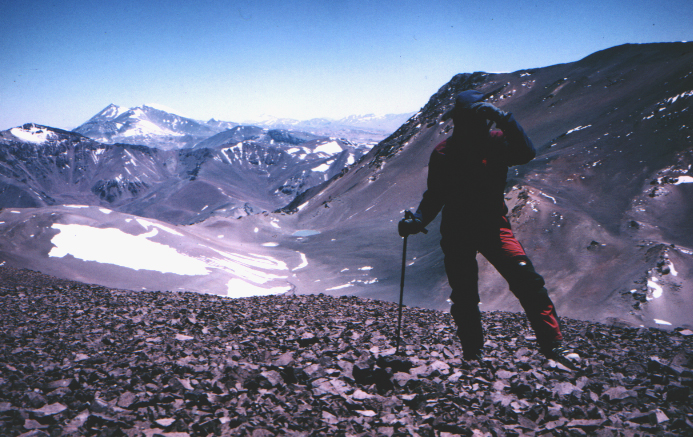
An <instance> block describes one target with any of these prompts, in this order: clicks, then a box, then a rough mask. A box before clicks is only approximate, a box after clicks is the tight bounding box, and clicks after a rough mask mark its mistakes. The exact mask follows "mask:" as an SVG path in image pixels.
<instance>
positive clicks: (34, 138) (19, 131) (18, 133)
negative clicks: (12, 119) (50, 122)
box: [10, 125, 55, 144]
mask: <svg viewBox="0 0 693 437" xmlns="http://www.w3.org/2000/svg"><path fill="white" fill-rule="evenodd" d="M10 133H11V134H12V135H14V136H15V137H16V138H18V139H20V140H22V141H26V142H27V143H34V144H41V143H45V142H46V141H48V140H51V139H53V138H55V134H54V133H53V132H51V131H49V130H47V129H43V128H40V127H38V126H34V125H31V126H30V127H29V128H28V129H24V128H23V127H15V128H13V129H11V130H10Z"/></svg>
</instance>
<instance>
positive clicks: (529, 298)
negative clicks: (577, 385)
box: [440, 216, 563, 357]
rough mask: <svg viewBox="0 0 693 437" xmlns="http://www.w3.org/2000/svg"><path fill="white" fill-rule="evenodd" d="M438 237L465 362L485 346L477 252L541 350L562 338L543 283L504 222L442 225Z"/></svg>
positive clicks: (554, 311)
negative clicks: (503, 282)
mask: <svg viewBox="0 0 693 437" xmlns="http://www.w3.org/2000/svg"><path fill="white" fill-rule="evenodd" d="M445 222H448V221H447V220H444V223H445ZM448 224H449V222H448ZM451 228H452V229H451ZM441 233H442V236H443V238H442V240H441V243H440V245H441V247H442V249H443V253H444V254H445V272H446V273H447V276H448V282H449V283H450V287H451V288H452V293H451V294H450V300H451V301H452V307H451V308H450V313H451V315H452V317H453V319H454V320H455V323H456V324H457V327H458V331H457V332H458V336H459V337H460V340H461V342H462V349H463V351H464V355H465V357H474V356H475V355H476V354H478V353H479V352H480V350H481V348H482V347H483V345H484V335H483V328H482V324H481V314H480V312H479V302H480V299H479V286H478V282H479V273H478V264H477V261H476V255H477V253H480V254H481V255H483V256H484V258H486V259H487V260H488V261H489V262H490V263H491V264H492V265H493V266H494V267H495V269H496V270H498V273H500V274H501V276H503V278H504V279H505V280H506V281H507V282H508V286H509V287H510V291H512V293H513V294H514V295H515V297H517V298H518V299H519V301H520V304H521V305H522V308H523V309H524V311H525V314H526V315H527V319H528V320H529V323H530V326H531V327H532V329H533V330H534V333H535V335H536V337H537V342H538V343H539V347H540V349H541V351H542V352H545V353H547V352H549V351H550V350H551V349H552V348H553V347H555V345H556V344H558V343H559V342H560V341H561V340H562V339H563V336H562V334H561V328H560V324H559V321H558V316H557V314H556V309H555V306H554V304H553V302H552V301H551V298H550V297H549V294H548V291H547V290H546V287H545V286H544V285H545V283H544V278H543V277H542V276H541V275H540V274H538V273H537V272H536V271H535V270H534V266H533V265H532V262H531V261H530V259H529V258H528V257H527V254H526V253H525V250H524V248H523V247H522V245H521V244H520V242H519V241H518V240H517V239H516V238H515V235H514V234H513V231H512V230H511V228H510V223H509V222H508V219H507V218H506V217H504V216H501V217H499V218H498V219H493V220H489V221H486V222H484V223H478V222H477V223H476V224H475V225H473V226H470V225H462V224H460V223H457V224H455V225H454V226H446V225H445V224H444V225H443V227H442V229H441Z"/></svg>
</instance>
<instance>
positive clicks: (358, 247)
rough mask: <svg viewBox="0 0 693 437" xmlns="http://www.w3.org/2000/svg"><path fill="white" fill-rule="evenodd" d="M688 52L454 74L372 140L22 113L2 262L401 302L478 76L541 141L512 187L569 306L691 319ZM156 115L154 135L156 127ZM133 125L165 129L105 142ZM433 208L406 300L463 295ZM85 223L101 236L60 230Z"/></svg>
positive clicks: (563, 308)
mask: <svg viewBox="0 0 693 437" xmlns="http://www.w3.org/2000/svg"><path fill="white" fill-rule="evenodd" d="M692 65H693V43H662V44H644V45H623V46H618V47H614V48H610V49H607V50H603V51H600V52H597V53H594V54H592V55H590V56H588V57H586V58H584V59H581V60H579V61H576V62H572V63H567V64H560V65H553V66H548V67H543V68H533V69H527V70H520V71H516V72H512V73H502V74H490V73H482V72H477V73H465V74H459V75H456V76H455V77H453V78H452V79H451V81H450V82H449V83H447V84H445V85H443V86H442V87H441V88H440V90H439V91H438V92H437V93H435V94H434V95H433V96H431V98H430V100H429V101H428V103H427V104H426V105H424V106H423V107H422V109H421V110H420V111H419V112H417V113H416V114H414V115H413V116H411V117H408V118H407V120H406V122H404V123H403V124H402V125H401V126H400V127H398V128H397V129H395V130H394V132H393V133H392V134H391V135H389V136H387V137H386V138H385V139H383V140H382V141H380V142H379V143H378V144H377V145H375V146H374V147H370V145H368V144H367V143H360V142H358V141H356V140H354V139H353V138H352V139H349V138H346V137H341V136H333V135H324V134H321V133H320V132H319V129H318V128H317V127H316V128H315V129H313V130H312V131H309V130H308V129H301V130H299V129H292V130H289V129H274V128H270V127H267V126H264V127H263V126H254V127H253V126H240V125H238V126H235V125H233V126H232V125H224V124H223V123H222V122H215V121H210V122H204V123H202V122H194V120H189V119H186V120H187V121H186V120H183V119H182V118H175V117H174V116H172V115H171V114H168V113H165V112H163V111H160V110H155V109H153V108H152V109H151V110H150V109H146V108H139V110H138V108H135V109H134V110H128V111H131V112H130V115H127V114H128V111H122V110H120V109H118V108H117V107H110V109H108V108H107V110H105V111H102V113H101V114H100V117H99V120H94V119H92V120H94V122H92V123H91V124H90V123H89V122H88V123H86V124H85V125H84V126H82V127H80V128H78V130H82V128H84V129H85V130H82V132H85V133H87V132H91V133H90V135H92V136H94V137H95V138H100V139H99V140H98V141H97V140H94V139H91V138H88V137H86V136H83V135H82V134H79V133H76V132H67V131H61V130H58V129H52V128H48V127H45V126H38V125H32V124H28V125H24V126H22V127H17V128H14V129H10V130H7V131H4V132H2V133H0V206H2V207H3V210H2V211H0V263H1V262H2V261H4V262H6V263H8V264H9V265H12V266H14V267H27V268H31V269H33V270H39V271H42V272H44V273H48V274H53V275H57V276H61V277H67V278H71V279H77V280H81V281H87V282H94V283H99V284H103V285H107V286H110V287H120V288H129V289H141V288H147V289H186V290H193V291H201V292H209V293H216V294H225V295H229V296H238V295H239V293H237V290H240V289H243V290H253V292H254V293H258V294H263V293H276V292H278V291H288V290H291V291H293V292H296V293H328V294H335V295H339V294H353V295H358V296H363V297H373V298H378V299H386V300H393V301H394V300H397V298H398V293H399V281H400V273H401V272H400V265H401V264H400V262H401V255H402V240H401V238H400V237H399V236H398V235H397V232H396V224H397V221H399V220H400V219H401V217H402V216H403V212H404V211H405V210H406V209H414V208H416V206H417V204H418V202H419V200H420V198H421V195H422V193H423V191H424V190H425V188H426V175H427V171H428V169H427V163H428V158H429V156H430V153H431V150H432V149H433V148H434V147H435V146H436V145H437V144H438V143H439V142H440V141H441V140H443V139H444V138H446V137H448V136H449V135H450V134H451V130H452V124H451V122H450V121H445V120H442V118H441V117H442V114H443V113H444V112H445V111H447V110H448V109H450V108H451V107H452V105H453V103H454V96H455V95H456V94H457V93H459V92H460V91H462V90H466V89H478V90H481V91H482V92H484V93H488V94H489V95H490V96H491V97H490V101H491V102H492V103H494V104H495V105H497V106H499V107H500V108H502V109H503V110H505V111H509V112H512V113H513V114H514V115H515V117H516V118H517V119H518V120H519V122H520V123H521V124H522V125H523V127H524V128H525V129H526V130H527V132H528V134H529V136H530V138H532V140H533V141H534V143H535V145H536V147H537V151H538V156H537V158H536V159H535V160H534V161H532V162H531V163H529V164H527V165H524V166H520V167H516V168H512V169H511V171H510V176H509V181H508V185H507V190H506V199H507V203H508V206H509V207H510V211H511V212H510V214H509V217H510V220H511V223H512V226H513V229H514V231H515V233H516V234H517V235H518V236H519V239H520V241H521V242H522V243H523V244H524V246H525V248H526V250H527V251H528V253H529V255H530V256H531V258H532V260H533V262H534V264H535V265H536V267H537V269H538V271H539V272H540V273H541V274H542V275H544V277H545V279H546V280H547V286H548V289H549V291H550V293H551V295H552V297H553V299H554V301H555V302H556V304H557V307H558V310H559V314H560V315H563V316H568V317H573V318H578V319H587V320H593V321H602V322H608V323H616V324H629V325H635V326H639V325H642V326H656V327H670V326H686V327H689V328H693V319H691V314H693V221H692V220H691V219H690V217H691V216H692V215H693V183H691V182H693V170H692V168H693V142H692V141H691V136H692V135H693V110H692V109H691V103H692V102H693V68H691V66H692ZM157 111H158V112H157ZM167 114H168V115H167ZM145 115H146V117H145ZM135 119H137V120H140V121H137V122H135V121H134V120H135ZM145 119H146V121H147V122H146V123H145V121H144V120H145ZM128 120H130V121H132V123H130V124H128V123H129V122H128ZM90 122H91V120H90ZM364 122H365V121H364ZM109 123H110V124H109ZM147 123H153V124H155V125H156V127H157V129H159V130H158V131H157V132H159V133H157V134H156V135H150V136H149V137H147V135H149V134H151V132H153V131H154V128H152V129H150V130H147V128H146V127H147V126H149V125H147ZM215 123H217V124H218V126H217V127H214V126H213V125H214V124H215ZM276 123H277V124H276V126H277V127H278V126H283V127H286V126H287V123H288V122H285V121H284V122H281V123H284V124H281V123H279V122H278V121H277V122H276ZM330 123H333V122H330ZM330 123H327V125H330ZM353 123H356V121H354V122H353ZM314 124H316V125H319V126H323V125H324V123H323V124H321V122H320V121H315V122H314ZM126 126H127V127H126ZM137 126H140V127H137ZM340 126H342V125H341V124H340ZM150 127H151V126H150ZM87 128H88V129H87ZM161 132H163V133H161ZM170 132H178V133H179V134H180V135H179V136H174V135H171V134H170ZM184 132H185V133H184ZM210 132H212V134H209V133H210ZM99 135H101V136H99ZM109 135H110V137H109ZM119 135H120V136H119ZM186 135H189V138H188V139H183V138H184V137H185V136H186ZM126 137H127V138H140V139H141V140H142V142H145V141H144V140H147V139H149V140H152V141H154V140H156V141H157V142H159V143H158V144H159V145H158V146H145V145H126V144H120V143H114V144H107V141H106V140H108V142H113V141H120V140H121V139H123V138H126ZM166 138H168V139H166ZM175 138H178V139H177V140H175V141H174V139H175ZM336 138H344V139H336ZM162 139H163V140H162ZM102 140H103V141H102ZM138 141H139V140H138ZM167 141H168V142H167ZM466 189H469V188H467V187H460V195H462V196H464V195H465V190H466ZM66 204H68V205H69V204H71V205H72V206H70V207H67V206H61V205H66ZM75 205H79V206H80V208H76V207H74V206H75ZM473 208H474V205H470V210H473ZM114 211H115V212H114ZM273 211H277V212H273ZM141 217H147V220H146V222H144V223H143V222H142V220H143V219H142V218H141ZM183 224H185V225H186V226H174V225H183ZM438 224H439V222H438V221H434V222H433V223H432V224H431V225H430V227H429V231H430V232H429V233H428V235H416V236H412V237H411V238H410V239H409V253H408V257H407V261H408V262H407V275H406V290H405V303H406V304H407V305H418V306H424V307H428V308H435V309H446V308H447V307H448V303H447V301H446V300H447V297H448V295H449V286H448V284H447V280H446V277H445V273H444V268H443V258H442V253H441V251H440V248H439V241H440V234H439V232H438V230H437V227H438ZM160 231H163V232H160ZM95 233H96V234H98V233H102V234H104V235H106V234H107V235H111V234H117V235H118V236H119V238H120V239H121V240H127V241H130V239H131V238H132V239H134V240H136V241H139V242H141V243H143V244H145V243H146V247H147V248H149V249H146V250H150V249H151V250H156V251H160V250H164V249H165V250H167V251H169V253H170V254H171V255H172V256H175V257H176V259H181V257H183V259H184V264H183V265H182V266H181V268H180V270H179V271H178V273H176V269H172V268H170V267H168V266H166V268H163V269H161V268H160V267H157V266H156V265H155V264H152V263H150V262H149V261H150V259H156V258H157V257H158V256H159V255H154V252H152V255H150V256H149V257H147V258H145V260H144V261H142V263H140V264H135V265H133V264H132V262H131V259H130V258H131V255H133V254H134V251H135V250H134V249H133V250H132V252H133V253H128V250H125V254H124V255H121V258H118V257H116V255H117V254H115V253H112V252H115V249H111V246H110V245H109V244H105V243H102V242H101V243H98V244H100V245H101V246H98V244H97V241H98V242H100V241H102V240H99V239H96V238H93V237H92V236H93V235H94V234H95ZM70 236H74V237H75V238H77V239H78V240H79V242H80V243H81V244H84V245H87V246H89V245H90V244H91V245H92V246H93V247H92V249H94V252H89V253H88V254H87V253H86V252H82V251H81V250H78V249H77V248H71V247H69V246H65V244H66V243H65V241H66V240H68V239H69V238H68V237H70ZM78 237H79V238H78ZM92 240H93V241H92ZM104 241H105V240H104ZM98 249H101V250H100V251H99V250H98ZM146 250H145V249H138V250H137V251H138V252H143V253H146ZM156 253H158V252H156ZM104 254H110V255H112V256H113V257H111V258H106V257H105V255H104ZM138 255H141V254H140V253H138ZM480 260H481V258H480ZM480 266H481V272H480V277H481V283H480V289H481V298H482V302H483V304H482V309H483V310H504V311H520V310H521V308H520V306H519V303H518V302H517V300H516V299H515V298H514V297H513V296H512V295H511V293H510V292H509V291H508V289H507V284H506V283H505V281H504V280H503V279H502V278H501V277H500V276H499V275H497V274H496V273H495V271H494V270H493V269H492V267H490V266H489V264H488V263H486V262H485V261H483V260H481V262H480ZM192 267H195V268H192ZM186 272H189V273H186ZM244 287H246V288H244Z"/></svg>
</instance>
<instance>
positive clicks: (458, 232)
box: [398, 90, 576, 365]
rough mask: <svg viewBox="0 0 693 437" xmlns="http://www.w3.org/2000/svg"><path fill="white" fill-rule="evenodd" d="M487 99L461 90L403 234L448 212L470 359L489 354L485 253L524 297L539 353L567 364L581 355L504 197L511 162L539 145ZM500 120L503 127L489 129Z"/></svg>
mask: <svg viewBox="0 0 693 437" xmlns="http://www.w3.org/2000/svg"><path fill="white" fill-rule="evenodd" d="M483 99H484V94H483V93H481V92H479V91H476V90H468V91H463V92H461V93H459V94H458V95H457V96H456V99H455V106H454V108H453V109H452V110H450V111H449V112H447V113H446V114H445V115H444V117H443V118H444V119H448V118H452V121H453V125H454V129H453V133H452V136H450V137H449V138H447V139H446V140H444V141H443V142H441V143H440V144H439V145H438V146H437V147H436V148H435V149H434V150H433V152H432V154H431V158H430V161H429V167H428V180H427V189H426V191H425V193H424V194H423V198H422V200H421V203H420V204H419V207H418V209H417V211H416V213H414V214H413V215H411V214H408V215H406V216H405V218H404V219H402V220H401V221H400V222H399V224H398V231H399V234H400V236H402V237H404V236H406V235H411V234H416V233H419V232H421V231H422V230H423V229H424V228H425V226H426V225H428V224H429V223H430V222H431V221H432V220H433V219H434V218H435V217H436V216H437V215H438V213H439V212H440V211H441V210H442V222H441V226H440V233H441V236H442V239H441V243H440V245H441V248H442V250H443V253H444V256H445V272H446V274H447V277H448V282H449V283H450V287H451V288H452V293H451V294H450V300H451V301H452V306H451V308H450V313H451V315H452V317H453V319H454V320H455V323H456V325H457V335H458V337H459V339H460V341H461V343H462V351H463V355H464V359H465V360H467V361H469V360H481V358H482V357H483V347H484V334H483V328H482V323H481V313H480V312H479V302H480V300H479V288H478V279H479V277H478V265H477V261H476V254H477V253H481V254H482V255H483V256H484V257H485V258H486V259H487V260H488V261H489V262H490V263H491V264H492V265H493V266H494V267H495V268H496V270H498V272H499V273H500V274H501V275H502V276H503V278H505V280H506V281H507V282H508V285H509V287H510V290H511V291H512V293H513V294H514V295H515V296H516V297H517V298H518V299H519V301H520V303H521V305H522V307H523V309H524V311H525V313H526V315H527V318H528V319H529V322H530V325H531V327H532V329H533V330H534V332H535V334H536V337H537V342H538V344H539V348H540V352H541V353H543V354H544V355H545V356H546V357H548V358H552V359H555V360H557V361H560V362H562V363H563V364H564V365H569V364H572V360H573V359H575V358H576V356H575V355H572V353H571V351H570V350H568V349H567V348H565V347H564V346H563V335H562V333H561V327H560V323H559V321H558V316H557V314H556V308H555V305H554V304H553V302H552V300H551V298H550V297H549V294H548V291H547V289H546V287H545V286H544V285H545V283H544V278H543V277H542V276H541V275H539V274H538V273H537V272H536V271H535V270H534V266H533V265H532V262H531V260H530V259H529V257H528V256H527V253H526V252H525V250H524V248H523V247H522V245H521V244H520V242H519V241H518V240H517V239H516V238H515V236H514V234H513V231H512V230H511V228H510V223H509V221H508V218H507V213H508V208H507V206H506V204H505V199H504V195H505V185H506V178H507V173H508V168H509V167H511V166H515V165H522V164H526V163H528V162H529V161H531V160H532V159H534V157H535V156H536V151H535V149H534V146H533V144H532V142H531V141H530V139H529V137H528V136H527V135H526V134H525V131H524V130H523V129H522V127H521V126H520V124H519V123H518V122H517V121H516V120H515V118H514V117H513V115H512V114H509V113H506V112H504V111H502V110H500V109H498V108H497V107H495V106H494V105H492V104H490V103H486V102H483ZM494 123H495V125H496V127H497V128H498V129H499V130H498V129H494V130H491V126H492V125H493V124H494Z"/></svg>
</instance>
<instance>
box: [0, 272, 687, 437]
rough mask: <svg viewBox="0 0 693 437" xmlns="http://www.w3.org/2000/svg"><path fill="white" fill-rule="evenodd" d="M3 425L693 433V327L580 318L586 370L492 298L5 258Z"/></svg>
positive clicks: (36, 431) (25, 429) (131, 431)
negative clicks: (488, 301)
mask: <svg viewBox="0 0 693 437" xmlns="http://www.w3.org/2000/svg"><path fill="white" fill-rule="evenodd" d="M0 320H2V327H1V329H0V372H1V373H0V375H1V376H0V430H1V431H0V434H1V435H3V436H20V435H21V436H34V437H39V436H59V435H74V436H81V435H89V436H123V435H128V436H165V437H186V436H206V435H227V436H229V435H239V436H253V437H260V436H280V435H281V436H283V435H288V436H292V435H293V436H347V435H349V436H410V435H411V436H454V435H463V436H494V437H496V436H584V435H595V436H629V437H634V436H649V435H664V436H686V435H691V434H693V408H692V407H691V405H693V404H692V402H691V400H692V397H691V387H692V386H693V371H692V369H693V332H691V331H690V330H674V331H663V330H659V329H655V328H640V329H636V328H631V327H624V326H617V325H611V326H607V325H603V324H597V323H588V322H584V321H577V320H570V319H563V320H562V322H563V324H564V331H565V333H566V336H567V344H568V345H569V346H571V347H573V348H574V349H575V350H577V351H579V352H580V354H581V356H582V359H581V363H580V366H579V368H578V370H576V371H571V370H569V369H567V368H565V367H563V366H561V365H560V364H557V363H555V362H553V361H551V360H546V359H545V358H543V357H542V356H541V355H539V354H538V353H537V351H536V346H535V344H534V341H533V340H534V337H533V335H532V332H531V331H530V330H529V329H528V327H527V323H526V321H525V319H524V316H522V315H518V314H516V313H507V312H487V313H484V314H483V322H484V326H485V330H486V334H487V342H486V346H485V350H484V352H485V357H484V359H483V361H482V362H480V363H478V362H471V363H467V362H464V361H462V360H461V359H460V348H459V342H458V340H457V339H456V337H455V335H454V330H453V326H452V324H451V319H450V316H449V314H445V313H443V312H439V311H435V310H428V309H420V308H410V307H407V308H405V309H404V319H403V329H402V345H401V354H400V355H396V354H395V348H394V345H395V332H396V320H397V305H396V304H392V303H389V302H384V301H379V300H372V299H364V298H357V297H353V296H341V297H331V296H326V295H323V294H320V295H291V294H287V295H282V296H267V297H253V298H243V299H230V298H226V297H220V296H215V295H207V294H200V293H186V292H133V291H122V290H115V289H108V288H105V287H103V286H96V285H87V284H83V283H79V282H74V281H68V280H62V279H57V278H54V277H50V276H46V275H43V274H40V273H37V272H33V271H28V270H17V269H14V268H11V267H7V266H3V267H0Z"/></svg>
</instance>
